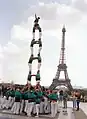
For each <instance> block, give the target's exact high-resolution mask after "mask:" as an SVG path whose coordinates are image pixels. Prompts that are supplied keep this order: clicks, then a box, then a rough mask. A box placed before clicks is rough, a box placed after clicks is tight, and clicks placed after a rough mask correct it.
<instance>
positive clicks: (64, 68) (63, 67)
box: [49, 26, 73, 90]
mask: <svg viewBox="0 0 87 119" xmlns="http://www.w3.org/2000/svg"><path fill="white" fill-rule="evenodd" d="M65 32H66V29H65V26H64V27H63V29H62V45H61V53H60V59H59V65H58V69H57V73H56V76H55V78H54V79H53V82H52V84H51V85H50V87H49V89H51V90H53V89H55V88H56V87H57V86H61V85H64V86H66V87H67V88H68V89H69V90H72V89H73V88H72V85H71V82H70V79H69V77H68V72H67V65H66V63H65ZM61 71H63V72H64V77H65V79H59V78H60V73H61Z"/></svg>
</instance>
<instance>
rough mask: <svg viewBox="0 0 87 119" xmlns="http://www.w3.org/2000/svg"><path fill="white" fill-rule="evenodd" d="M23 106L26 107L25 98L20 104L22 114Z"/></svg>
mask: <svg viewBox="0 0 87 119" xmlns="http://www.w3.org/2000/svg"><path fill="white" fill-rule="evenodd" d="M23 107H24V100H22V101H21V104H20V114H21V113H22V111H23Z"/></svg>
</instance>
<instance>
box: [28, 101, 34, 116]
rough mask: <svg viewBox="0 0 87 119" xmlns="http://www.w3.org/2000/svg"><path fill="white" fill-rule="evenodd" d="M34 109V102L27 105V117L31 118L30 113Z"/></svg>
mask: <svg viewBox="0 0 87 119" xmlns="http://www.w3.org/2000/svg"><path fill="white" fill-rule="evenodd" d="M33 109H34V102H30V103H28V109H27V116H31V112H32V111H33Z"/></svg>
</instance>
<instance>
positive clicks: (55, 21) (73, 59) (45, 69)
mask: <svg viewBox="0 0 87 119" xmlns="http://www.w3.org/2000/svg"><path fill="white" fill-rule="evenodd" d="M74 3H75V1H73V4H74ZM75 4H76V3H75ZM35 12H36V13H37V15H38V16H40V17H41V19H40V25H41V28H42V31H43V36H42V41H43V48H42V51H41V56H42V66H41V81H42V82H41V83H42V84H43V85H50V83H51V82H52V79H53V78H54V77H55V74H56V71H57V65H58V63H59V57H60V47H61V38H62V32H61V31H62V26H63V24H65V26H66V31H67V32H66V59H67V65H68V72H69V77H70V79H71V80H72V84H73V85H74V84H75V83H76V84H77V85H80V84H81V85H84V86H86V84H85V83H84V82H85V77H86V75H85V71H82V70H83V68H84V67H85V63H83V62H85V61H86V59H87V56H86V54H85V51H86V47H84V46H86V43H87V42H86V40H85V39H87V35H86V32H85V31H86V30H87V28H86V26H85V25H87V22H86V20H85V19H86V17H87V15H86V14H83V13H82V11H81V10H79V9H78V7H74V6H73V5H72V4H71V5H66V4H59V3H48V4H44V3H39V4H38V5H36V6H31V7H30V8H29V9H28V10H27V11H26V14H28V13H29V14H31V16H29V17H28V20H27V21H26V22H25V21H22V22H21V23H20V24H18V25H14V26H13V28H12V30H11V41H10V42H9V43H8V44H7V45H6V46H5V47H4V54H5V55H4V57H5V61H4V69H6V70H4V72H5V73H4V75H5V77H4V81H11V80H14V81H15V82H16V83H26V80H27V75H28V64H27V62H28V58H29V56H30V41H31V40H32V25H33V20H34V13H35ZM84 21H85V22H84ZM84 28H85V30H84ZM35 48H36V49H35ZM35 48H34V51H35V54H34V55H37V50H38V46H35ZM82 57H85V59H82ZM36 63H37V62H34V64H33V68H34V66H35V67H37V65H36ZM6 67H7V68H6ZM34 69H35V68H34ZM36 71H37V68H36V69H35V70H34V72H33V73H35V72H36ZM78 72H82V74H80V73H79V74H78ZM83 75H84V79H83V80H84V82H83V81H81V78H83V77H82V76H83ZM78 80H80V82H78ZM47 81H48V82H47ZM32 82H33V83H35V79H32Z"/></svg>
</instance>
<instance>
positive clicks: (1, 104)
mask: <svg viewBox="0 0 87 119" xmlns="http://www.w3.org/2000/svg"><path fill="white" fill-rule="evenodd" d="M3 104H4V98H3V97H0V109H2V108H3Z"/></svg>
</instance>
